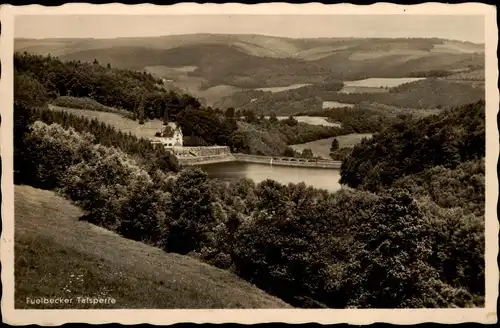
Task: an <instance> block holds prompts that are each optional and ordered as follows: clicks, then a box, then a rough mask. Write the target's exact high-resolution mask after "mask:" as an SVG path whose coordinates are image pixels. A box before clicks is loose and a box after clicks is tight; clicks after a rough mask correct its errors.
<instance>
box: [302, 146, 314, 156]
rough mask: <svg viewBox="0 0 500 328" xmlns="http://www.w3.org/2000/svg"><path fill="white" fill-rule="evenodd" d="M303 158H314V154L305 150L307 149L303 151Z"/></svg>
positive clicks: (307, 149) (309, 150)
mask: <svg viewBox="0 0 500 328" xmlns="http://www.w3.org/2000/svg"><path fill="white" fill-rule="evenodd" d="M301 157H303V158H313V157H314V154H313V152H312V150H311V149H309V148H305V149H303V150H302V155H301Z"/></svg>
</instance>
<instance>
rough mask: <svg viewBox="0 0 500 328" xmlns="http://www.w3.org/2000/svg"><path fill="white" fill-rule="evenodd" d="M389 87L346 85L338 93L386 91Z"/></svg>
mask: <svg viewBox="0 0 500 328" xmlns="http://www.w3.org/2000/svg"><path fill="white" fill-rule="evenodd" d="M387 92H389V89H386V88H376V87H375V88H374V87H346V86H344V87H343V88H342V89H341V90H340V91H339V93H387Z"/></svg>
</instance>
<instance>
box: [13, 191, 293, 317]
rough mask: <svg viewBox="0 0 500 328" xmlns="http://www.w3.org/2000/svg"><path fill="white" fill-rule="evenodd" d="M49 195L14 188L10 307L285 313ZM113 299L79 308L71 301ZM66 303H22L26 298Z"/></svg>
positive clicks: (228, 276)
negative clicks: (84, 217) (89, 219)
mask: <svg viewBox="0 0 500 328" xmlns="http://www.w3.org/2000/svg"><path fill="white" fill-rule="evenodd" d="M82 214H83V212H82V211H81V210H80V209H79V208H77V207H75V206H73V205H71V203H70V202H69V201H67V200H65V199H63V198H61V197H60V196H58V195H56V194H55V193H54V192H51V191H46V190H40V189H35V188H32V187H28V186H16V187H15V295H14V296H15V308H21V309H27V308H72V309H74V308H127V309H131V308H136V309H137V308H147V309H160V308H181V309H186V308H286V307H290V306H289V305H288V304H286V303H284V302H283V301H281V300H279V299H277V298H275V297H272V296H270V295H268V294H266V293H265V292H263V291H261V290H260V289H257V288H256V287H254V286H252V285H251V284H249V283H247V282H245V281H244V280H242V279H240V278H238V277H237V276H236V275H234V274H232V273H230V272H228V271H224V270H220V269H217V268H215V267H212V266H210V265H207V264H204V263H202V262H200V261H197V260H196V259H193V258H190V257H187V256H182V255H178V254H173V253H166V252H164V251H162V250H161V249H159V248H154V247H151V246H147V245H145V244H142V243H139V242H135V241H132V240H128V239H125V238H122V237H120V236H118V235H116V234H114V233H112V232H110V231H108V230H105V229H102V228H99V227H96V226H94V225H92V224H90V223H88V222H84V221H79V217H80V216H81V215H82ZM85 296H88V297H101V298H103V299H106V298H108V297H109V298H112V299H115V300H116V303H115V304H112V303H108V304H96V305H91V304H83V303H79V302H78V297H85ZM42 297H45V298H59V297H62V298H68V299H71V300H72V304H62V305H58V304H46V305H33V304H27V298H30V299H37V298H42Z"/></svg>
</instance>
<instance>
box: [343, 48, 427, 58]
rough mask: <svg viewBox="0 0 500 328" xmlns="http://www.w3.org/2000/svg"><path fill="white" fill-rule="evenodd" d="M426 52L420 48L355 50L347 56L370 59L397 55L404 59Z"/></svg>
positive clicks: (422, 54) (416, 56)
mask: <svg viewBox="0 0 500 328" xmlns="http://www.w3.org/2000/svg"><path fill="white" fill-rule="evenodd" d="M426 54H428V52H426V51H422V50H417V49H415V50H397V49H395V50H389V51H356V52H354V53H353V54H352V55H350V56H349V59H350V60H370V59H377V58H383V57H387V56H395V55H397V56H398V57H399V58H398V59H399V60H401V59H402V58H404V60H410V59H413V58H419V57H421V56H425V55H426Z"/></svg>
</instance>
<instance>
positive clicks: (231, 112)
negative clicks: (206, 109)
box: [224, 107, 235, 118]
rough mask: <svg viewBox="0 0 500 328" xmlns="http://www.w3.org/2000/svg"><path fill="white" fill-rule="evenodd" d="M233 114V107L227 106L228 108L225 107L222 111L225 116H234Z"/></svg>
mask: <svg viewBox="0 0 500 328" xmlns="http://www.w3.org/2000/svg"><path fill="white" fill-rule="evenodd" d="M234 114H235V110H234V108H233V107H229V108H228V109H226V112H225V113H224V115H225V116H226V117H228V118H229V117H234Z"/></svg>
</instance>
